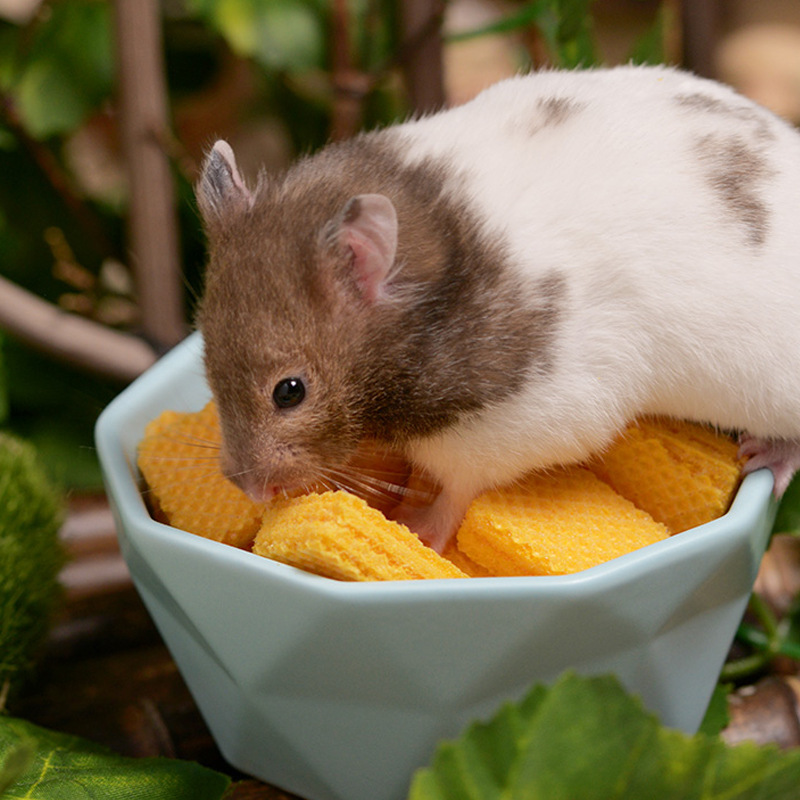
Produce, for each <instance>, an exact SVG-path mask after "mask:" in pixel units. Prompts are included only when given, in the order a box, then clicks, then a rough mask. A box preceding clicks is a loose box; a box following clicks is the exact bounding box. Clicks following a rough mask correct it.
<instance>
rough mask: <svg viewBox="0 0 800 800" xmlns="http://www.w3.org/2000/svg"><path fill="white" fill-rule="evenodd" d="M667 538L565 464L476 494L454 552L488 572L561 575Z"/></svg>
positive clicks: (581, 472) (592, 478) (610, 493)
mask: <svg viewBox="0 0 800 800" xmlns="http://www.w3.org/2000/svg"><path fill="white" fill-rule="evenodd" d="M668 536H669V531H668V530H667V529H666V528H665V527H664V526H663V525H661V524H659V523H657V522H655V521H654V520H653V519H652V518H651V517H650V516H649V515H648V514H647V513H646V512H644V511H642V510H641V509H638V508H636V506H634V505H633V503H631V502H630V501H629V500H626V499H625V498H623V497H620V496H619V495H618V494H617V493H616V492H614V490H613V489H611V487H609V486H608V485H607V484H605V483H603V481H601V480H600V479H599V478H598V477H597V476H596V475H594V474H593V473H592V472H590V471H589V470H587V469H583V468H581V467H571V468H568V469H563V470H557V471H554V472H552V473H546V474H545V473H537V474H534V475H531V476H530V477H529V478H528V479H527V480H525V481H524V482H523V483H520V484H519V485H516V486H512V487H509V488H505V489H498V490H495V491H491V492H486V493H484V494H483V495H481V496H480V497H478V498H477V499H476V500H474V501H473V502H472V505H471V506H470V507H469V510H468V511H467V515H466V517H465V518H464V521H463V523H462V524H461V528H460V529H459V531H458V549H459V550H461V551H462V552H463V553H464V554H465V555H466V556H467V557H468V558H470V559H472V560H473V561H475V562H477V563H478V564H479V565H481V566H482V567H484V568H485V569H486V570H488V571H489V573H490V574H492V575H496V576H501V575H563V574H566V573H570V572H578V571H579V570H583V569H588V568H589V567H593V566H595V565H597V564H601V563H603V562H604V561H608V560H610V559H612V558H616V557H617V556H620V555H623V554H624V553H629V552H631V551H632V550H636V549H638V548H639V547H644V546H645V545H647V544H652V543H653V542H657V541H660V540H662V539H666V538H667V537H668Z"/></svg>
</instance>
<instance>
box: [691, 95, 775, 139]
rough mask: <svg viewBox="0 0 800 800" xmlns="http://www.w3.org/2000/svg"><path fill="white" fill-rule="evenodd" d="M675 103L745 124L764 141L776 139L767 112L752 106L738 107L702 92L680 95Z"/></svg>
mask: <svg viewBox="0 0 800 800" xmlns="http://www.w3.org/2000/svg"><path fill="white" fill-rule="evenodd" d="M675 102H676V103H677V104H678V105H679V106H680V107H682V108H684V109H687V110H691V111H698V112H705V113H708V114H712V115H715V116H717V117H718V118H720V119H727V120H728V121H737V122H744V123H746V124H747V125H748V126H749V132H751V133H752V134H753V135H754V136H755V137H756V138H757V139H760V140H762V141H771V140H773V139H774V138H775V136H774V134H773V132H772V130H771V127H770V119H769V116H768V114H767V112H760V111H759V109H757V108H755V107H753V106H752V105H736V104H735V103H729V102H726V101H724V100H720V99H719V98H718V97H711V96H710V95H707V94H703V93H702V92H689V93H687V94H679V95H677V96H676V98H675Z"/></svg>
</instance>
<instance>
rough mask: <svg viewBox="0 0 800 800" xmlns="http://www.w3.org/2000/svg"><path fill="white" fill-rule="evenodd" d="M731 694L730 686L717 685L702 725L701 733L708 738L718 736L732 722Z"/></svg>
mask: <svg viewBox="0 0 800 800" xmlns="http://www.w3.org/2000/svg"><path fill="white" fill-rule="evenodd" d="M730 693H731V687H730V685H729V684H717V685H716V686H715V687H714V693H713V694H712V695H711V700H709V703H708V708H707V709H706V713H705V716H704V717H703V721H702V722H701V723H700V733H704V734H705V735H706V736H717V735H718V734H720V733H722V731H723V730H724V729H725V728H726V727H727V725H728V723H729V722H730V713H729V711H728V695H729V694H730Z"/></svg>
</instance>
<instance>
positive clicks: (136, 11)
mask: <svg viewBox="0 0 800 800" xmlns="http://www.w3.org/2000/svg"><path fill="white" fill-rule="evenodd" d="M114 9H115V24H116V46H117V58H118V73H119V89H120V103H119V105H120V117H121V132H122V142H123V148H124V151H125V160H126V164H127V168H128V177H129V183H130V190H131V207H130V220H129V235H130V248H129V249H130V251H131V266H132V268H133V271H134V274H135V276H136V280H137V290H138V296H139V300H140V304H141V318H142V328H143V330H144V333H145V335H146V336H147V338H148V339H150V340H151V341H154V342H157V343H159V344H160V345H164V346H170V345H173V344H175V343H176V342H178V341H179V340H180V339H182V338H183V337H184V336H185V335H186V326H185V320H184V313H183V301H182V292H181V277H180V256H179V245H178V223H177V218H176V213H175V208H174V189H173V182H172V175H171V173H170V166H169V161H168V158H167V155H166V153H165V152H164V149H163V147H162V145H161V143H162V142H164V141H167V140H168V139H169V135H168V133H167V131H168V124H167V89H166V85H165V79H164V63H163V61H164V59H163V53H162V35H161V19H160V16H159V5H158V3H157V2H156V0H116V2H115V3H114Z"/></svg>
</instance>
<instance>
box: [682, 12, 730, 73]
mask: <svg viewBox="0 0 800 800" xmlns="http://www.w3.org/2000/svg"><path fill="white" fill-rule="evenodd" d="M680 6H681V30H682V39H683V60H684V66H686V67H688V68H689V69H691V70H692V71H693V72H696V73H697V74H698V75H702V76H703V77H705V78H713V77H714V72H715V70H714V52H715V50H716V45H717V42H718V41H719V36H720V27H721V24H722V6H721V5H720V3H719V0H700V1H699V2H698V0H681V3H680Z"/></svg>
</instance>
